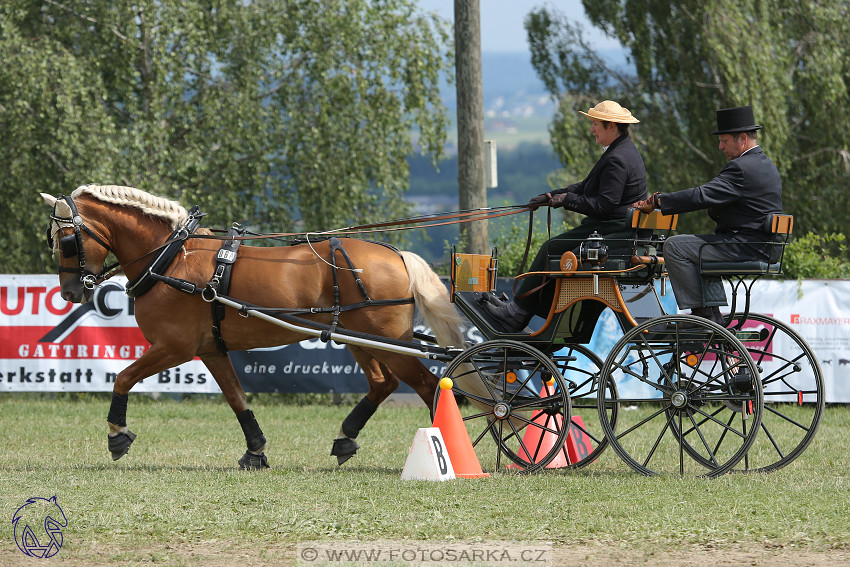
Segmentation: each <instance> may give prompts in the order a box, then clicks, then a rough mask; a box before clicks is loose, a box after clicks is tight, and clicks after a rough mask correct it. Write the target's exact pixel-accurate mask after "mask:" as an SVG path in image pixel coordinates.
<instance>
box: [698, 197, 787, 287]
mask: <svg viewBox="0 0 850 567" xmlns="http://www.w3.org/2000/svg"><path fill="white" fill-rule="evenodd" d="M793 228H794V217H793V216H792V215H783V214H779V213H776V214H772V215H769V216H768V217H767V219H766V220H765V229H766V230H767V232H769V233H770V234H772V235H773V237H774V238H773V241H771V242H765V243H764V244H767V245H768V246H770V248H771V251H773V249H774V248H778V249H779V252H778V254H776V256H777V257H778V258H777V260H776V261H775V262H769V261H767V260H758V259H752V260H750V259H748V260H723V261H714V262H703V261H702V260H701V259H700V273H701V274H703V275H711V276H721V277H724V276H732V277H734V276H764V275H778V274H781V273H782V258H783V256H784V255H785V247H786V246H787V245H788V242H789V241H790V239H791V231H792V229H793ZM721 245H722V244H718V246H721Z"/></svg>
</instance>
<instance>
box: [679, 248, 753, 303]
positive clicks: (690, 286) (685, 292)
mask: <svg viewBox="0 0 850 567" xmlns="http://www.w3.org/2000/svg"><path fill="white" fill-rule="evenodd" d="M707 242H729V243H733V242H734V243H738V242H740V240H739V239H737V238H735V237H732V238H730V237H729V236H727V235H718V234H679V235H676V236H671V237H670V238H668V239H667V240H665V241H664V263H665V265H666V266H667V274H668V275H669V276H670V284H671V285H672V286H673V294H674V295H675V296H676V303H677V304H678V305H679V308H680V309H693V308H694V307H715V306H720V305H726V292H725V290H724V286H723V280H721V279H720V278H718V277H711V276H702V275H701V274H700V273H699V258H700V254H702V259H703V260H704V261H709V262H711V261H723V260H737V259H739V258H740V253H739V252H738V251H737V250H736V248H737V247H736V246H723V245H721V246H705V247H703V245H704V244H706V243H707ZM700 249H702V253H700Z"/></svg>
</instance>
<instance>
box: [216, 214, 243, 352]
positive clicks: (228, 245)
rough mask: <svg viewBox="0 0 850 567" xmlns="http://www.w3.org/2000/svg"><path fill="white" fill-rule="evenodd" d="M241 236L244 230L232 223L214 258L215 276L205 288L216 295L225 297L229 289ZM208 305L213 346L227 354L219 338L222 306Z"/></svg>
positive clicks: (222, 318)
mask: <svg viewBox="0 0 850 567" xmlns="http://www.w3.org/2000/svg"><path fill="white" fill-rule="evenodd" d="M243 234H245V229H244V228H242V227H240V226H239V225H238V224H236V223H234V224H233V226H231V227H230V230H228V231H227V236H228V240H225V241H224V242H223V243H222V245H221V248H219V250H218V253H217V254H216V256H215V261H216V264H215V274H213V277H212V279H211V280H210V282H209V283H208V284H207V287H211V288H212V289H214V290H215V291H216V293H217V294H220V295H227V293H228V291H229V289H230V274H231V272H232V271H233V264H234V263H235V262H236V256H237V250H238V249H239V246H240V245H241V244H242V241H241V240H239V239H238V237H239V236H242V235H243ZM210 305H211V308H212V321H213V324H212V333H213V339H214V340H215V345H216V346H217V347H218V350H220V351H221V352H223V353H225V354H227V345H226V344H225V342H224V339H223V338H222V337H221V322H222V321H223V320H224V317H225V314H226V311H225V308H224V305H223V304H222V303H219V302H218V301H213V302H212V303H211V304H210Z"/></svg>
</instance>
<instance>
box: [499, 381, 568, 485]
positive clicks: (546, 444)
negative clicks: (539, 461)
mask: <svg viewBox="0 0 850 567" xmlns="http://www.w3.org/2000/svg"><path fill="white" fill-rule="evenodd" d="M554 383H555V381H554V380H552V381H551V383H550V384H549V385H550V386H551V385H552V384H554ZM546 386H547V385H546V384H544V385H543V388H541V389H540V397H541V398H545V397H547V396H549V395H550V393H551V392H549V391H548V390H547V387H546ZM531 422H532V423H534V424H536V425H537V427H533V426H530V425H529V426H526V428H525V434H524V435H523V436H522V446H521V447H520V449H519V451H518V452H517V456H518V457H519V458H520V459H523V460H524V461H528V462H530V463H534V462H536V461H535V460H534V458H533V457H529V456H528V453H527V452H526V449H528V450H530V451H532V452H534V454H535V455H540V456H545V455H548V454H549V452H550V451H551V450H552V448H553V447H554V446H555V442H556V441H557V440H558V436H557V435H555V434H554V433H552V432H551V431H544V429H543V428H546V429H555V430H559V429H561V428H562V427H563V424H564V418H563V416H561V415H556V416H550V415H549V414H547V413H545V412H542V411H541V412H539V413H538V414H537V415H536V416H535V417H534V418H533V419H532V420H531ZM569 464H570V461H569V459H568V458H567V453H566V451H564V448H563V447H561V450H560V451H558V455H557V456H556V457H555V458H554V459H552V460H551V461H549V464H547V465H546V467H545V468H547V469H561V468H564V467H566V466H569ZM507 468H509V469H521V468H522V467H520V466H519V465H517V464H516V463H511V464H509V465H507Z"/></svg>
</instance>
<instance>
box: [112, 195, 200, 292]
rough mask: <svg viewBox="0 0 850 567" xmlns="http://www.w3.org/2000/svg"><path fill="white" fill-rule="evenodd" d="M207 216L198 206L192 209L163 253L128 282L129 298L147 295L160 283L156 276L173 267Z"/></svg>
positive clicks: (164, 245)
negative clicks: (202, 219) (179, 253)
mask: <svg viewBox="0 0 850 567" xmlns="http://www.w3.org/2000/svg"><path fill="white" fill-rule="evenodd" d="M205 215H206V213H203V212H201V208H200V207H198V205H195V206H194V207H192V209H191V210H190V211H189V217H188V218H187V219H186V222H185V223H183V226H181V227H179V228H178V229H177V230H175V231H174V232H172V233H171V236H169V237H168V240H166V241H165V244H163V245H162V246H160V248H161V249H162V251H161V252H160V253H159V254H158V255H157V256H156V257H155V258H154V259H153V260H151V261H150V262H149V263H148V265H147V266H145V269H144V270H142V273H141V274H139V275H138V276H137V277H135V278H133V281H131V282H127V286H126V288H127V289H126V293H127V295H128V296H130V297H139V296H140V295H142V294H144V293H147V292H148V291H149V290H150V289H151V288H152V287H153V286H154V284H156V282H157V281H159V279H157V277H156V276H159V275H160V272H162V271H164V270H165V269H166V268H168V266H170V265H171V262H172V260H174V257H175V256H176V255H177V253H178V252H179V251H180V249H181V248H182V247H183V244H184V243H185V242H186V240H188V239H189V237H190V236H192V235H193V234H195V231H196V230H197V229H198V226H200V223H201V218H202V217H203V216H205Z"/></svg>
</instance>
